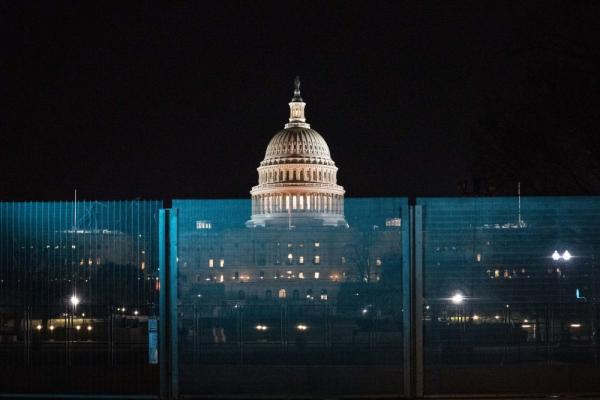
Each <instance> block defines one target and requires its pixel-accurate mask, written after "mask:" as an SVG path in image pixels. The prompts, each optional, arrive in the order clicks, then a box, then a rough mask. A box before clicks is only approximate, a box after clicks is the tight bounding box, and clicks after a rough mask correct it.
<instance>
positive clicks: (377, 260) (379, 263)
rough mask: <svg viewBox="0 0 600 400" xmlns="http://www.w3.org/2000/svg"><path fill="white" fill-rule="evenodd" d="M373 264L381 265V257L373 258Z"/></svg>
mask: <svg viewBox="0 0 600 400" xmlns="http://www.w3.org/2000/svg"><path fill="white" fill-rule="evenodd" d="M375 265H376V266H378V267H381V258H379V257H377V258H376V259H375Z"/></svg>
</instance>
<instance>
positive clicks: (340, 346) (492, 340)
mask: <svg viewBox="0 0 600 400" xmlns="http://www.w3.org/2000/svg"><path fill="white" fill-rule="evenodd" d="M299 204H300V203H298V204H297V205H298V207H300V206H299ZM305 205H306V204H305ZM265 206H266V207H268V203H267V204H265ZM304 212H305V211H304ZM306 214H308V213H306V212H305V214H303V215H300V218H299V219H297V220H296V219H295V215H294V214H292V213H290V214H289V215H288V216H287V217H286V218H280V219H279V224H273V225H269V224H264V225H260V224H259V223H256V221H253V223H249V218H251V217H250V216H251V215H252V210H251V202H250V201H244V200H174V201H173V207H172V208H171V209H161V203H160V202H145V201H130V202H80V203H77V205H75V204H74V203H0V251H1V252H0V361H1V362H0V397H15V396H29V395H40V396H54V397H56V396H59V397H63V396H67V395H78V396H80V395H88V396H99V395H101V396H114V397H124V396H129V397H140V396H141V397H149V398H164V399H168V398H201V397H211V396H213V397H214V396H219V397H228V396H229V397H244V398H247V397H256V398H264V397H265V396H271V397H282V398H286V397H307V398H323V397H327V398H338V397H340V398H341V397H346V396H363V397H368V398H372V397H376V396H382V397H407V398H408V397H427V396H460V395H469V396H490V395H520V396H527V395H537V394H540V393H544V394H548V393H576V394H589V393H600V387H599V384H598V382H600V380H598V379H597V377H598V376H600V374H599V373H600V365H599V363H600V351H599V347H600V346H599V344H598V328H599V327H600V322H599V321H600V314H599V311H598V293H599V292H598V290H599V289H600V287H599V286H600V284H599V283H598V279H599V277H598V268H599V266H598V263H599V260H600V254H599V251H600V198H597V197H577V198H566V197H544V198H522V199H518V198H425V199H421V198H419V199H417V200H416V204H415V205H413V206H409V203H408V201H407V199H402V198H375V199H346V200H345V203H344V215H343V218H344V219H343V221H345V224H340V223H339V221H340V220H339V217H337V218H338V220H336V221H338V223H337V225H336V226H315V225H314V224H313V225H307V224H305V223H303V219H304V220H306V218H307V215H306ZM76 216H77V217H76ZM263 220H265V221H268V218H263V219H260V220H257V221H258V222H261V221H263ZM282 222H283V223H282ZM325 225H326V224H325Z"/></svg>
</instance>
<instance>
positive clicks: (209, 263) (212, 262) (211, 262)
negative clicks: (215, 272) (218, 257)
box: [208, 258, 215, 268]
mask: <svg viewBox="0 0 600 400" xmlns="http://www.w3.org/2000/svg"><path fill="white" fill-rule="evenodd" d="M214 266H215V261H214V260H213V259H212V258H210V259H209V260H208V268H212V267H214Z"/></svg>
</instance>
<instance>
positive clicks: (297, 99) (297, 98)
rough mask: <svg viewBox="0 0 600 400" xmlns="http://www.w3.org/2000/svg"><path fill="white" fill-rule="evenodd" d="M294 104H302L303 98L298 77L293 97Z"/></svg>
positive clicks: (295, 80)
mask: <svg viewBox="0 0 600 400" xmlns="http://www.w3.org/2000/svg"><path fill="white" fill-rule="evenodd" d="M292 102H302V97H301V96H300V77H299V76H297V75H296V79H294V97H292Z"/></svg>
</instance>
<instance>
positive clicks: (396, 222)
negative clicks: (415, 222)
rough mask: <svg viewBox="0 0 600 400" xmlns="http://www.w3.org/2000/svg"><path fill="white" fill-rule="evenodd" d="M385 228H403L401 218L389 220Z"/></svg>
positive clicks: (386, 221)
mask: <svg viewBox="0 0 600 400" xmlns="http://www.w3.org/2000/svg"><path fill="white" fill-rule="evenodd" d="M385 226H388V227H400V226H402V220H401V219H400V218H388V219H386V220H385Z"/></svg>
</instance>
